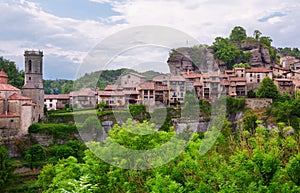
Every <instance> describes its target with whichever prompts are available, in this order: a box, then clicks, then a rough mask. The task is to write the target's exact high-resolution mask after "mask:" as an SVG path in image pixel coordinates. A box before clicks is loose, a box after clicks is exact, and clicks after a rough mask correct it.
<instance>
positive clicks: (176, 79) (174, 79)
mask: <svg viewBox="0 0 300 193" xmlns="http://www.w3.org/2000/svg"><path fill="white" fill-rule="evenodd" d="M170 81H182V82H183V81H185V78H184V77H183V76H170Z"/></svg>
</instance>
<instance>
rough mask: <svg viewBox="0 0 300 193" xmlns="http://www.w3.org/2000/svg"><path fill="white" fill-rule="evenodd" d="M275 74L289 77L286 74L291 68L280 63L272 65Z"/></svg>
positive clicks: (275, 75) (277, 76)
mask: <svg viewBox="0 0 300 193" xmlns="http://www.w3.org/2000/svg"><path fill="white" fill-rule="evenodd" d="M271 69H272V71H273V75H274V77H276V78H287V77H286V75H287V74H288V73H289V72H290V69H288V68H283V67H281V66H279V65H274V66H272V67H271Z"/></svg>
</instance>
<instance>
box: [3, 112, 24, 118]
mask: <svg viewBox="0 0 300 193" xmlns="http://www.w3.org/2000/svg"><path fill="white" fill-rule="evenodd" d="M0 117H1V118H17V117H20V116H19V115H17V114H12V113H8V114H0Z"/></svg>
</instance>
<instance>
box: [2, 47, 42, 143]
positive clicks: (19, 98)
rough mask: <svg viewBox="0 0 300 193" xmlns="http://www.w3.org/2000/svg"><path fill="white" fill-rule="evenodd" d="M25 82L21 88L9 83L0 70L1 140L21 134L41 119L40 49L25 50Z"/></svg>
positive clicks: (25, 132) (5, 75)
mask: <svg viewBox="0 0 300 193" xmlns="http://www.w3.org/2000/svg"><path fill="white" fill-rule="evenodd" d="M24 56H25V83H24V86H23V88H22V90H20V89H18V88H16V87H14V86H12V85H10V84H8V76H7V74H6V73H5V72H4V71H0V139H7V138H10V137H13V136H22V135H24V134H27V133H28V127H29V126H30V125H31V124H32V123H35V122H38V121H39V120H40V119H41V118H43V114H44V110H43V107H44V89H43V68H42V67H43V52H41V51H25V54H24Z"/></svg>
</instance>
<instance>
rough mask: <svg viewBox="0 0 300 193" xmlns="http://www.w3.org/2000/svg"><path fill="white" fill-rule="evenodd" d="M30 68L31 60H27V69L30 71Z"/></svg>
mask: <svg viewBox="0 0 300 193" xmlns="http://www.w3.org/2000/svg"><path fill="white" fill-rule="evenodd" d="M31 68H32V62H31V60H29V61H28V70H29V71H31Z"/></svg>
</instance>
